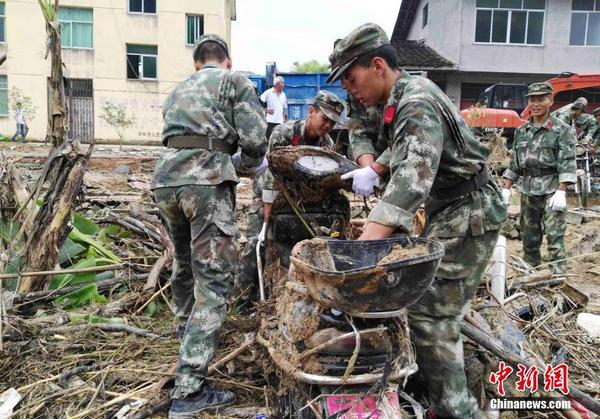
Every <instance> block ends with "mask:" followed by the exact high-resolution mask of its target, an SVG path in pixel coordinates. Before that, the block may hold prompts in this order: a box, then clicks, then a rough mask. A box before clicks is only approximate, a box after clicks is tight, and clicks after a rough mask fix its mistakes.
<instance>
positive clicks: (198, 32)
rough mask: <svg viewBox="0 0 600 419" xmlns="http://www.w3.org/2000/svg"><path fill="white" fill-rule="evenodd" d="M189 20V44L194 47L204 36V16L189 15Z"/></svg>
mask: <svg viewBox="0 0 600 419" xmlns="http://www.w3.org/2000/svg"><path fill="white" fill-rule="evenodd" d="M186 18H187V44H188V45H194V43H195V42H196V40H197V39H198V38H200V37H201V36H202V34H204V16H202V15H195V16H194V15H188V16H186Z"/></svg>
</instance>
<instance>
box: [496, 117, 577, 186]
mask: <svg viewBox="0 0 600 419" xmlns="http://www.w3.org/2000/svg"><path fill="white" fill-rule="evenodd" d="M527 170H533V171H535V170H555V171H556V173H554V174H552V173H551V174H543V175H536V176H533V175H532V174H531V173H527V172H526V171H527ZM575 170H576V164H575V143H574V141H573V128H571V127H570V126H568V125H567V124H565V123H563V122H561V121H560V120H558V119H557V118H555V117H553V116H550V118H548V120H547V121H546V123H545V124H544V125H542V126H536V125H534V124H533V122H532V120H529V122H526V123H525V124H523V125H521V126H520V127H519V128H517V130H516V131H515V139H514V141H513V148H512V151H511V154H510V164H509V166H508V169H506V171H505V172H504V174H503V177H505V178H506V179H510V180H512V181H513V182H516V181H517V180H519V179H520V178H522V179H521V191H522V192H523V193H524V194H525V195H528V196H539V195H548V194H551V193H554V191H556V189H557V188H558V184H559V183H563V182H567V183H573V182H576V181H577V176H576V175H575Z"/></svg>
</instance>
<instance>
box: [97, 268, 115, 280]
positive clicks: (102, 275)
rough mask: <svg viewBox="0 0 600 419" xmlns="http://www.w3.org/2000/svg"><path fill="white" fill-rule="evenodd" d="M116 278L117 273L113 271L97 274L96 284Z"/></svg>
mask: <svg viewBox="0 0 600 419" xmlns="http://www.w3.org/2000/svg"><path fill="white" fill-rule="evenodd" d="M114 277H115V273H114V272H112V271H106V272H99V273H97V274H96V282H98V281H104V280H106V279H113V278H114Z"/></svg>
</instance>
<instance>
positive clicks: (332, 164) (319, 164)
mask: <svg viewBox="0 0 600 419" xmlns="http://www.w3.org/2000/svg"><path fill="white" fill-rule="evenodd" d="M267 158H268V160H269V167H270V169H271V171H272V173H273V174H274V175H275V176H276V177H278V178H280V179H282V180H284V181H289V180H291V181H300V182H302V183H305V184H308V185H309V186H312V187H313V188H316V189H321V190H331V189H340V188H346V189H349V190H351V188H350V186H351V185H352V182H343V181H342V180H341V178H340V175H343V174H344V173H347V172H350V171H352V170H355V169H358V168H359V166H357V165H356V164H355V163H354V162H352V161H350V160H348V159H347V158H346V157H344V156H342V155H341V154H338V153H336V152H334V151H333V150H328V149H324V148H320V147H312V146H287V147H277V148H276V149H274V150H273V151H271V152H270V153H269V155H268V157H267Z"/></svg>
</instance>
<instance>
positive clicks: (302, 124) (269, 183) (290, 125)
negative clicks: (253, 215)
mask: <svg viewBox="0 0 600 419" xmlns="http://www.w3.org/2000/svg"><path fill="white" fill-rule="evenodd" d="M305 129H306V120H305V119H302V120H298V121H287V122H285V123H283V124H280V125H277V126H276V127H275V128H273V132H271V137H269V151H271V150H274V149H276V148H277V147H285V146H288V145H294V146H296V145H311V146H315V147H324V148H331V149H333V147H334V145H335V144H334V142H333V140H332V139H331V137H330V136H329V135H326V136H324V137H319V138H307V137H306V135H305ZM254 185H255V188H254V189H255V193H256V191H257V189H260V186H262V189H263V191H271V192H272V191H274V190H275V178H274V177H273V174H272V173H271V170H270V169H267V170H266V171H265V173H264V174H263V176H262V179H260V180H259V181H257V182H255V184H254ZM257 185H260V186H258V188H257ZM268 193H269V192H267V194H268Z"/></svg>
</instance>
